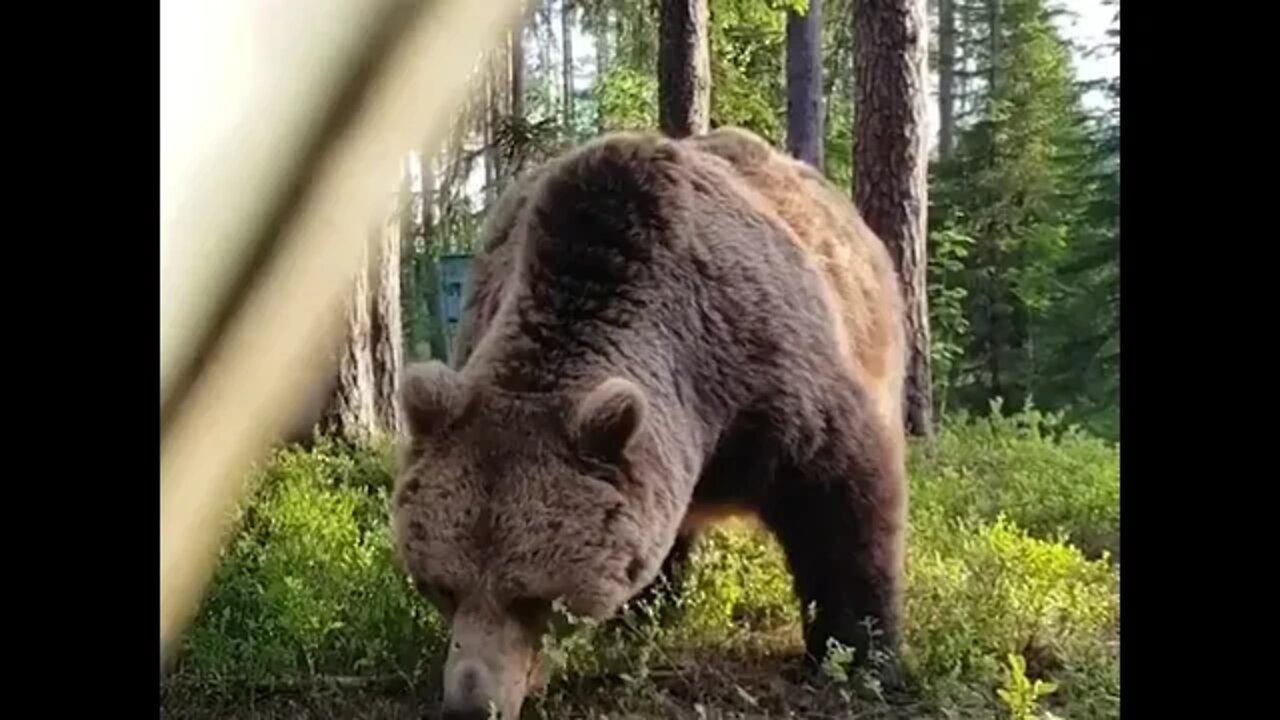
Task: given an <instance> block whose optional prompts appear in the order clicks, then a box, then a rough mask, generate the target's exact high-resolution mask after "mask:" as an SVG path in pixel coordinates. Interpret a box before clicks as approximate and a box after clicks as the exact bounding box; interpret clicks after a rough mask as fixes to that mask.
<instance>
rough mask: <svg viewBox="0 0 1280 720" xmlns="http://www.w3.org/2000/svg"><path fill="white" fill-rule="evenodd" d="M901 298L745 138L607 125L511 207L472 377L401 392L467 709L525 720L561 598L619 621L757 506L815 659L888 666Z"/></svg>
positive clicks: (450, 700)
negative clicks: (838, 648)
mask: <svg viewBox="0 0 1280 720" xmlns="http://www.w3.org/2000/svg"><path fill="white" fill-rule="evenodd" d="M899 293H900V290H899V286H898V282H897V276H896V273H895V271H894V268H893V264H892V262H891V259H890V257H889V255H888V253H887V251H886V249H885V248H884V246H883V245H882V244H881V242H880V240H879V239H878V238H876V237H875V235H874V234H873V233H872V232H871V231H870V230H869V229H868V228H867V226H866V225H864V224H863V222H862V221H861V220H860V219H859V217H858V215H857V212H856V211H855V209H854V207H853V205H852V203H851V202H850V201H848V200H846V199H845V197H844V196H843V195H842V194H841V193H840V192H839V191H838V190H837V189H835V188H834V187H833V186H832V185H830V184H829V183H828V182H827V181H826V180H825V179H824V178H823V177H822V176H821V175H820V174H819V173H818V172H816V171H814V170H813V169H811V168H808V167H807V166H805V165H803V164H801V163H799V162H797V161H795V160H792V159H790V158H789V157H787V156H785V155H783V154H781V153H779V152H777V151H775V150H774V149H773V148H771V147H770V146H769V145H768V144H766V143H765V141H763V140H762V139H760V138H758V137H756V136H754V135H752V134H750V133H748V132H746V131H743V130H738V129H721V130H717V131H714V132H711V133H709V134H707V135H704V136H700V137H694V138H689V139H684V140H673V139H668V138H664V137H661V136H658V135H655V134H643V133H620V134H612V135H608V136H605V137H603V138H601V139H598V140H596V141H594V142H591V143H589V144H587V145H585V146H583V147H580V148H578V149H576V150H573V151H571V152H568V153H566V154H565V155H563V156H562V157H560V158H557V159H555V160H553V161H551V162H549V163H547V164H545V165H544V166H542V167H541V168H540V169H538V170H536V171H533V172H531V173H530V174H529V175H527V176H526V177H525V178H524V179H523V180H521V181H520V182H518V183H516V184H515V185H514V186H513V187H512V188H511V189H510V190H508V192H507V193H506V194H505V196H504V197H503V198H502V200H501V201H500V202H499V204H498V206H497V207H496V208H495V210H494V212H493V213H492V215H491V216H490V218H489V222H488V225H487V227H486V229H485V231H484V234H483V238H482V241H481V244H480V249H479V252H478V254H477V257H476V260H475V268H474V271H473V280H472V283H471V289H470V290H469V292H468V298H467V301H466V305H465V313H464V321H463V327H462V329H461V331H460V334H459V337H458V339H457V351H458V352H457V358H458V359H457V364H458V365H459V367H460V369H457V370H455V369H451V368H448V367H445V366H444V365H441V364H438V363H430V364H426V365H423V366H419V367H415V368H413V369H411V371H410V372H409V374H408V376H407V378H406V382H405V386H404V388H405V389H404V403H405V413H406V417H407V419H408V425H409V428H410V439H409V443H408V446H407V449H406V455H405V458H404V466H403V469H402V471H401V473H400V476H399V478H398V480H397V486H396V490H395V493H394V499H393V504H392V524H393V530H394V533H395V538H396V549H397V552H398V555H399V557H400V559H401V561H402V564H403V566H404V568H405V571H406V572H407V573H408V574H409V575H410V576H411V577H412V579H413V580H414V582H415V584H416V585H417V587H418V588H419V590H420V591H421V592H422V593H423V594H424V595H425V596H427V597H428V598H429V599H430V600H431V601H433V602H434V603H436V604H437V605H438V607H439V608H440V609H441V610H442V611H443V612H444V613H445V614H446V616H448V617H450V618H451V623H452V636H451V643H450V649H449V654H448V658H447V660H446V663H445V673H444V674H445V677H444V709H445V717H446V718H453V717H456V718H470V717H487V713H488V709H489V708H490V707H491V706H492V707H493V708H496V709H497V710H498V711H499V712H500V713H501V715H500V716H501V717H502V718H505V719H507V720H511V719H512V718H516V717H517V716H518V714H519V712H520V708H521V705H522V704H523V702H524V698H525V695H526V694H527V692H528V691H529V688H530V680H531V676H532V675H533V674H534V669H535V667H536V665H537V656H538V648H539V644H540V641H541V637H542V633H543V631H544V628H545V627H546V624H547V622H548V620H549V618H550V615H551V612H552V604H553V601H556V600H560V601H561V602H563V603H564V604H565V606H566V607H567V608H568V609H569V610H570V611H572V612H573V613H575V614H578V615H585V616H590V617H594V618H606V617H609V616H611V615H613V614H615V613H616V612H617V611H618V610H619V608H621V607H622V606H623V604H624V603H626V602H627V601H628V600H630V599H632V598H634V597H636V596H637V594H638V593H640V592H641V591H643V590H645V589H646V588H649V587H650V586H651V585H652V584H653V583H654V581H655V580H656V579H657V578H658V577H659V574H660V571H661V569H662V568H663V567H664V564H665V566H666V567H668V568H670V567H672V566H673V564H674V563H673V560H675V559H678V558H679V556H680V555H681V554H682V553H683V552H686V551H687V548H688V546H689V542H690V541H691V539H692V538H693V537H694V536H695V534H696V533H697V532H698V530H699V528H701V527H705V525H706V524H707V523H709V522H712V521H715V520H716V519H718V518H721V517H725V516H728V515H734V514H742V513H748V514H751V515H753V516H754V517H756V518H758V519H759V520H760V521H762V522H763V524H764V525H765V526H766V527H767V528H769V529H770V531H771V532H772V533H773V534H774V535H775V536H776V537H777V538H778V540H779V542H780V544H781V545H782V547H783V549H784V551H785V553H786V557H787V561H788V564H789V567H790V570H791V572H792V575H793V579H794V583H795V590H796V594H797V596H798V599H799V601H800V603H801V605H802V607H803V610H804V612H803V613H802V615H803V617H804V621H805V627H804V639H805V645H806V648H807V650H808V656H809V657H810V658H811V659H821V658H822V657H823V655H824V654H825V652H826V649H827V641H828V639H834V640H837V641H839V642H841V643H844V644H845V645H849V646H852V647H853V648H854V649H855V651H856V652H855V660H858V659H862V660H865V659H866V657H867V654H868V648H869V646H870V637H869V631H868V628H869V627H874V628H875V632H876V647H877V648H878V649H882V650H886V651H889V652H890V653H892V651H893V650H895V649H896V647H897V644H898V639H899V632H900V618H899V614H900V606H901V597H900V593H901V589H902V574H903V543H904V535H905V530H906V528H905V513H906V505H907V491H906V485H905V469H904V461H903V451H904V437H903V422H902V417H901V416H902V411H901V402H900V398H901V396H902V383H903V372H904V339H903V324H902V309H901V307H902V304H901V301H900V294H899ZM868 620H869V621H871V622H872V624H871V625H868V623H867V621H868Z"/></svg>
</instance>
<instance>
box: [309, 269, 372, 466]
mask: <svg viewBox="0 0 1280 720" xmlns="http://www.w3.org/2000/svg"><path fill="white" fill-rule="evenodd" d="M368 256H369V254H368V253H367V252H366V255H365V257H366V259H368ZM369 269H370V268H369V267H368V263H366V264H365V266H364V267H362V269H361V271H360V272H358V273H356V277H355V283H354V285H353V286H352V289H351V295H350V298H349V300H348V303H347V311H346V340H345V342H344V343H343V345H342V348H341V350H340V351H339V355H338V363H337V365H338V368H337V370H338V372H337V378H336V380H335V382H334V387H333V394H332V395H331V396H330V399H329V405H328V407H327V408H326V409H325V411H324V414H323V416H322V417H321V419H320V431H321V432H322V433H324V434H325V435H329V436H332V437H338V438H341V439H344V440H348V441H351V442H359V441H362V440H367V439H369V438H370V437H372V436H373V435H374V434H376V432H377V428H378V413H377V412H376V411H375V410H374V398H375V397H376V396H377V391H376V389H375V387H376V384H375V381H374V373H373V351H372V346H373V321H372V318H371V317H370V314H371V313H370V309H371V307H372V303H371V302H370V296H369V280H370V277H369V276H370V273H369Z"/></svg>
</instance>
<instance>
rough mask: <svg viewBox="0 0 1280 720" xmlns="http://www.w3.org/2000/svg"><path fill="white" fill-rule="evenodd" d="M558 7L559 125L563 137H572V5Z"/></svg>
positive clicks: (570, 3)
mask: <svg viewBox="0 0 1280 720" xmlns="http://www.w3.org/2000/svg"><path fill="white" fill-rule="evenodd" d="M561 3H562V4H561V5H560V44H561V48H562V49H563V52H562V53H561V54H562V55H563V57H562V58H561V63H560V75H561V78H560V79H561V83H562V84H563V86H564V87H563V88H561V92H562V93H563V94H564V100H563V103H562V105H561V107H562V108H563V118H562V119H561V123H562V124H563V126H564V136H565V137H567V138H571V137H573V135H574V133H573V3H572V2H571V1H570V0H561Z"/></svg>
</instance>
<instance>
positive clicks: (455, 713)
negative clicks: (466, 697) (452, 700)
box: [440, 705, 502, 720]
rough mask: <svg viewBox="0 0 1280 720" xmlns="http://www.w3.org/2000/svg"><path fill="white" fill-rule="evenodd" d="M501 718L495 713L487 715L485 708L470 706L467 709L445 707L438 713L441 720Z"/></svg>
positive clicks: (487, 710)
mask: <svg viewBox="0 0 1280 720" xmlns="http://www.w3.org/2000/svg"><path fill="white" fill-rule="evenodd" d="M501 717H502V716H501V715H500V714H499V713H497V712H495V713H494V714H493V715H490V714H489V708H488V707H487V706H477V705H472V706H469V707H450V706H448V705H446V706H445V707H444V709H443V710H442V711H441V713H440V718H441V720H493V718H501Z"/></svg>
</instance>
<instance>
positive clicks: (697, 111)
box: [658, 0, 711, 138]
mask: <svg viewBox="0 0 1280 720" xmlns="http://www.w3.org/2000/svg"><path fill="white" fill-rule="evenodd" d="M708 31H709V27H708V14H707V0H662V7H661V11H660V15H659V19H658V38H659V39H658V124H659V126H660V127H661V128H662V132H664V133H666V134H667V135H669V136H671V137H677V138H679V137H687V136H689V135H698V134H701V133H705V132H707V130H708V129H709V127H710V123H711V56H710V52H709V46H708V43H709V42H710V41H709V38H708Z"/></svg>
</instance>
